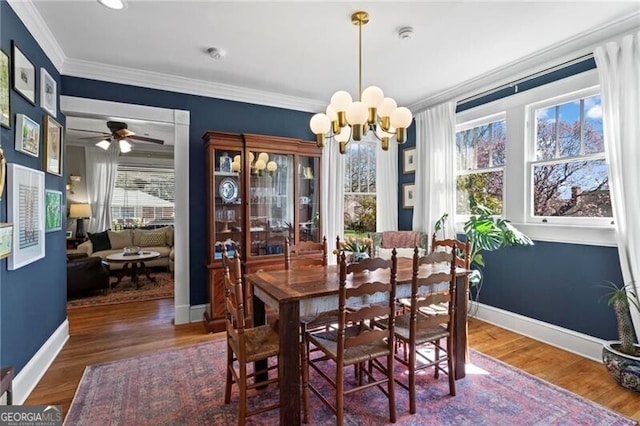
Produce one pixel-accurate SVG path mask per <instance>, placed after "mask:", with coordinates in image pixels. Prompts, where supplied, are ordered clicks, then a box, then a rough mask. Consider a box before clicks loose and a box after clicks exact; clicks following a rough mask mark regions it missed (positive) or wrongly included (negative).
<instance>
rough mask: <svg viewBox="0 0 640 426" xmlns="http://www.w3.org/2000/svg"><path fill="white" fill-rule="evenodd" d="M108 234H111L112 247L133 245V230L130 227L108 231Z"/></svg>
mask: <svg viewBox="0 0 640 426" xmlns="http://www.w3.org/2000/svg"><path fill="white" fill-rule="evenodd" d="M107 234H108V235H109V242H110V243H111V248H112V249H121V248H125V247H131V246H132V245H133V239H132V238H131V231H129V230H128V229H126V230H124V231H107Z"/></svg>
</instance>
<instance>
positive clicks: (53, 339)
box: [13, 318, 69, 405]
mask: <svg viewBox="0 0 640 426" xmlns="http://www.w3.org/2000/svg"><path fill="white" fill-rule="evenodd" d="M68 339H69V320H68V319H66V318H65V320H64V321H63V322H62V324H60V326H59V327H58V328H57V329H56V331H54V332H53V334H51V336H50V337H49V338H48V339H47V341H46V342H45V343H44V344H43V345H42V346H41V347H40V349H39V350H38V352H36V353H35V355H34V356H33V357H32V358H31V359H30V360H29V362H28V363H27V365H25V366H24V368H23V369H22V370H20V373H18V374H17V375H16V377H15V379H13V403H14V405H22V404H24V402H25V401H26V400H27V398H28V397H29V395H30V394H31V392H32V391H33V389H34V388H35V387H36V385H37V384H38V382H39V381H40V379H42V377H43V376H44V374H45V373H46V372H47V370H48V369H49V366H51V363H52V362H53V360H54V359H55V358H56V356H58V354H59V353H60V351H61V350H62V348H63V346H64V344H65V343H66V342H67V340H68Z"/></svg>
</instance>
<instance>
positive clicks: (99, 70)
mask: <svg viewBox="0 0 640 426" xmlns="http://www.w3.org/2000/svg"><path fill="white" fill-rule="evenodd" d="M63 74H64V75H68V76H72V77H80V78H88V79H93V80H101V81H107V82H111V83H118V84H129V85H132V86H138V87H147V88H150V89H159V90H167V91H170V92H179V93H187V94H191V95H198V96H207V97H211V98H218V99H227V100H230V101H238V102H246V103H250V104H257V105H266V106H272V107H278V108H285V109H292V110H297V111H306V112H313V111H318V110H320V109H322V106H323V104H322V103H321V102H320V101H313V100H309V99H304V98H298V97H294V96H286V95H282V94H278V93H274V92H267V91H262V90H255V89H249V88H246V87H239V86H232V85H228V84H221V83H216V82H211V81H203V80H195V79H190V78H185V77H180V76H175V75H170V74H162V73H157V72H153V71H143V70H138V69H133V68H125V67H119V66H113V65H107V64H101V63H97V62H89V61H82V60H77V59H67V60H66V61H65V63H64V68H63Z"/></svg>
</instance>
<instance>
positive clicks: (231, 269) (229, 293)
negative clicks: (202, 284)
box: [222, 251, 246, 335]
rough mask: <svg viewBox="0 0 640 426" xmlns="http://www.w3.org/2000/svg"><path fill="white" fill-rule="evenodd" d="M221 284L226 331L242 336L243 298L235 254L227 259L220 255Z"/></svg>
mask: <svg viewBox="0 0 640 426" xmlns="http://www.w3.org/2000/svg"><path fill="white" fill-rule="evenodd" d="M222 270H223V278H222V280H223V282H224V288H225V308H226V311H227V321H228V323H227V329H228V331H229V332H231V334H235V335H237V334H242V333H243V331H244V328H245V327H246V323H245V320H246V316H245V297H244V291H243V288H242V270H241V264H240V257H238V254H237V253H236V254H235V255H234V256H233V258H229V256H228V254H227V252H226V251H224V252H223V253H222Z"/></svg>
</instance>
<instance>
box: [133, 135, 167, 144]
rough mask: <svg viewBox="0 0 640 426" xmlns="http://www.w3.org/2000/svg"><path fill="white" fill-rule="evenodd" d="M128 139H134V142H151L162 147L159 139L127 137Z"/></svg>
mask: <svg viewBox="0 0 640 426" xmlns="http://www.w3.org/2000/svg"><path fill="white" fill-rule="evenodd" d="M129 139H134V140H138V141H143V142H151V143H157V144H159V145H164V141H163V140H161V139H154V138H147V137H145V136H138V135H135V136H129Z"/></svg>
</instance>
